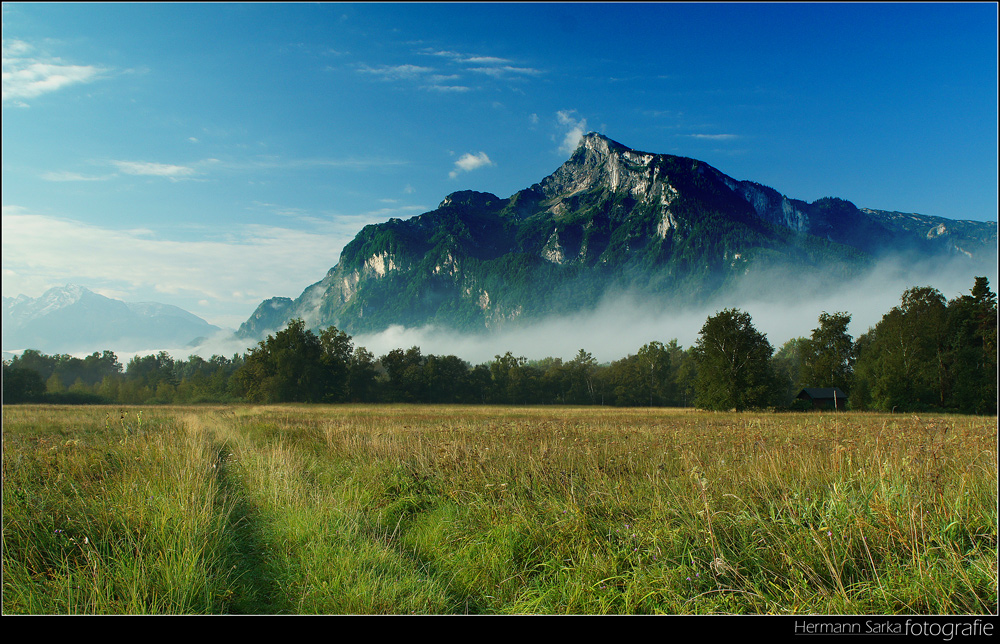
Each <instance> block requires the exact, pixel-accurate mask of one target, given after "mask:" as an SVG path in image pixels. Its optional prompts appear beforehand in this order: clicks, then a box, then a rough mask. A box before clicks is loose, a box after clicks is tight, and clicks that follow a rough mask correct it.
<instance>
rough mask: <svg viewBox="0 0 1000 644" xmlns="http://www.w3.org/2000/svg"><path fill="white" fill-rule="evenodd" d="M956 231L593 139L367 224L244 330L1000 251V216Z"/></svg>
mask: <svg viewBox="0 0 1000 644" xmlns="http://www.w3.org/2000/svg"><path fill="white" fill-rule="evenodd" d="M957 223H959V222H950V221H949V220H944V219H940V218H929V217H925V216H917V215H910V216H904V215H900V214H899V213H884V212H882V211H871V210H860V209H858V208H857V207H855V206H854V204H852V203H850V202H848V201H844V200H841V199H833V198H828V199H821V200H818V201H816V202H813V203H811V204H810V203H806V202H803V201H799V200H795V199H791V198H789V197H787V196H785V195H782V194H780V193H779V192H777V191H776V190H774V189H772V188H768V187H766V186H762V185H760V184H757V183H754V182H750V181H737V180H735V179H733V178H731V177H728V176H726V175H725V174H723V173H722V172H720V171H718V170H717V169H715V168H713V167H711V166H710V165H708V164H706V163H704V162H701V161H698V160H695V159H689V158H686V157H678V156H673V155H662V154H652V153H648V152H639V151H636V150H632V149H630V148H627V147H625V146H623V145H621V144H620V143H617V142H615V141H612V140H610V139H608V138H607V137H604V136H602V135H600V134H596V133H591V134H588V135H587V136H585V137H583V139H582V140H581V142H580V144H579V146H578V147H577V149H576V151H575V152H574V153H573V154H572V155H571V157H570V158H569V159H568V160H567V161H566V162H565V163H564V164H563V165H562V166H560V167H559V168H558V169H557V170H556V171H555V172H553V173H552V174H551V175H549V176H548V177H545V178H544V179H542V180H541V181H540V182H539V183H537V184H535V185H533V186H531V187H529V188H526V189H524V190H521V191H519V192H517V193H515V194H514V195H512V196H510V197H509V198H500V197H498V196H496V195H493V194H489V193H483V192H474V191H462V192H456V193H453V194H451V195H448V196H447V197H446V198H445V199H444V200H443V201H442V202H441V203H440V204H439V206H438V207H437V208H436V209H435V210H432V211H430V212H427V213H424V214H422V215H419V216H417V217H413V218H411V219H408V220H405V221H403V220H400V219H391V220H389V221H387V222H385V223H383V224H378V225H371V226H366V227H365V228H364V229H362V230H361V231H360V232H359V233H358V235H357V237H356V238H355V239H354V240H353V241H351V242H350V243H349V244H348V245H347V246H346V247H345V248H344V250H343V252H342V253H341V257H340V261H339V262H338V263H337V265H336V266H334V267H333V268H331V269H330V271H329V272H328V273H327V275H326V276H325V277H324V278H323V279H322V280H320V281H319V282H317V283H315V284H313V285H311V286H309V287H308V288H307V289H305V291H304V292H303V293H302V295H300V296H299V297H298V298H296V299H295V300H292V301H290V300H288V298H274V299H272V300H268V301H267V302H265V303H263V304H261V306H260V307H259V308H258V310H257V311H256V312H255V313H254V315H253V316H252V317H251V319H250V320H248V321H247V322H246V323H245V324H244V325H243V327H241V329H240V331H239V334H240V335H242V336H243V337H261V336H263V335H264V334H266V333H267V332H269V331H273V330H277V329H278V328H280V326H281V325H282V324H284V322H285V321H287V320H289V319H292V318H302V319H304V320H305V321H306V323H307V325H308V326H309V327H310V328H319V327H323V326H329V325H335V326H337V327H338V328H340V329H342V330H345V331H347V332H349V333H358V332H364V331H378V330H382V329H384V328H386V327H388V326H389V325H392V324H401V325H404V326H420V325H425V324H435V325H440V326H446V327H453V328H457V329H462V330H472V329H480V330H482V329H491V328H498V327H500V326H504V325H508V324H511V323H516V322H518V321H519V320H523V319H533V318H536V317H539V316H543V315H546V314H549V313H554V312H563V313H565V312H568V311H574V310H582V309H586V308H587V307H589V306H593V305H594V304H595V303H596V302H597V301H598V300H599V299H600V298H601V296H602V295H603V294H604V293H606V292H608V290H609V289H629V290H633V291H638V292H643V293H647V294H649V295H650V296H655V297H671V298H674V299H675V300H678V301H682V300H685V299H687V300H697V299H699V298H703V297H705V296H706V295H708V294H711V293H713V292H715V291H716V290H718V289H719V288H722V287H724V286H725V285H726V284H728V283H732V281H733V280H734V279H736V278H738V277H739V276H742V275H745V274H747V273H748V272H752V271H755V270H764V269H766V268H770V267H775V266H779V267H785V268H792V269H793V270H795V271H808V270H822V271H823V272H824V273H826V274H832V275H837V276H848V275H850V274H853V273H856V272H857V271H859V270H862V269H863V268H864V267H865V266H867V265H869V264H870V263H871V262H872V261H874V259H875V258H876V257H878V256H879V255H880V254H881V253H884V252H888V251H891V250H907V251H910V252H917V253H921V254H923V255H925V256H931V255H934V254H935V253H939V252H943V251H945V250H947V249H958V252H963V253H966V254H967V255H972V256H976V255H977V254H978V253H981V252H984V250H985V251H986V252H989V251H992V252H993V253H994V255H995V251H996V224H995V223H993V224H983V223H979V222H961V224H962V225H961V226H957V225H956V224H957ZM953 231H954V232H953ZM944 238H947V239H948V243H947V244H946V243H943V242H942V241H941V239H944ZM928 242H930V243H928ZM952 242H954V243H952ZM952 252H955V251H952Z"/></svg>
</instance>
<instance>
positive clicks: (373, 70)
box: [358, 65, 435, 80]
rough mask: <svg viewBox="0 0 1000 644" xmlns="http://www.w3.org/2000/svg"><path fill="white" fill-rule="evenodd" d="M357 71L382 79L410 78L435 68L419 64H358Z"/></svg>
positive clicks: (420, 75)
mask: <svg viewBox="0 0 1000 644" xmlns="http://www.w3.org/2000/svg"><path fill="white" fill-rule="evenodd" d="M358 71H359V72H360V73H362V74H371V75H372V76H376V77H378V78H381V79H383V80H412V79H415V78H421V77H422V76H424V75H426V74H431V73H433V72H434V71H435V70H434V68H433V67H422V66H420V65H379V66H377V67H371V66H369V65H359V66H358Z"/></svg>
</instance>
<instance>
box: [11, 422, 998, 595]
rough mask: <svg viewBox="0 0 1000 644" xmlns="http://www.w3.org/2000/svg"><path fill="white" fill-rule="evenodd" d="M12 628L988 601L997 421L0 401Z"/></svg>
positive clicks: (992, 578)
mask: <svg viewBox="0 0 1000 644" xmlns="http://www.w3.org/2000/svg"><path fill="white" fill-rule="evenodd" d="M3 450H4V451H3V609H4V613H5V614H222V613H228V614H468V613H472V614H524V613H528V614H656V613H661V614H718V613H724V614H783V615H786V614H795V615H802V614H841V615H847V614H849V615H884V614H916V615H925V614H949V615H954V614H960V615H963V614H986V613H996V611H997V600H996V598H997V419H996V417H971V416H950V415H949V416H944V415H940V416H937V415H923V414H921V415H910V414H906V415H902V414H896V415H889V414H865V413H784V414H779V413H742V414H736V413H709V412H699V411H692V410H680V409H615V408H600V407H597V408H595V407H585V408H584V407H581V408H570V407H522V408H518V407H457V406H404V405H400V406H360V405H358V406H349V405H344V406H294V405H288V406H257V407H254V406H218V407H207V406H197V407H179V406H175V407H167V406H163V407H127V408H126V407H58V406H37V405H36V406H32V405H23V406H22V405H17V406H5V407H4V408H3Z"/></svg>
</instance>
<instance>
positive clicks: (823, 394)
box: [796, 387, 847, 411]
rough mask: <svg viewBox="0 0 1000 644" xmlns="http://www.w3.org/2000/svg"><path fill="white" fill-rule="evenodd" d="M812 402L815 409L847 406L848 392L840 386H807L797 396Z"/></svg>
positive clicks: (841, 409)
mask: <svg viewBox="0 0 1000 644" xmlns="http://www.w3.org/2000/svg"><path fill="white" fill-rule="evenodd" d="M796 398H797V399H799V400H807V401H809V402H811V403H812V406H813V409H837V410H840V411H843V410H844V409H846V406H847V394H845V393H844V391H843V390H842V389H841V388H840V387H806V388H805V389H803V390H802V391H800V392H799V395H798V396H796Z"/></svg>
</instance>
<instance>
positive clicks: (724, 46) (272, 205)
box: [2, 3, 997, 333]
mask: <svg viewBox="0 0 1000 644" xmlns="http://www.w3.org/2000/svg"><path fill="white" fill-rule="evenodd" d="M591 130H596V131H599V132H602V133H603V134H606V135H607V136H609V137H611V138H613V139H615V140H617V141H619V142H621V143H623V144H625V145H628V146H630V147H633V148H636V149H640V150H643V151H648V152H662V153H671V154H679V155H684V156H690V157H694V158H698V159H702V160H704V161H707V162H708V163H710V164H712V165H714V166H715V167H717V168H718V169H719V170H721V171H722V172H725V173H726V174H728V175H730V176H732V177H734V178H736V179H750V180H754V181H758V182H760V183H764V184H766V185H769V186H771V187H773V188H775V189H777V190H778V191H780V192H782V193H784V194H786V195H788V196H789V197H793V198H797V199H804V200H807V201H812V200H815V199H818V198H820V197H824V196H837V197H841V198H844V199H849V200H851V201H853V202H854V203H855V204H857V205H858V206H862V207H871V208H879V209H886V210H900V211H905V212H918V213H923V214H928V215H937V216H943V217H949V218H954V219H977V220H996V218H997V7H996V5H995V4H993V3H972V4H961V3H941V4H931V3H916V4H895V3H891V4H860V3H842V4H802V5H795V4H782V3H778V4H745V3H737V4H646V3H643V4H618V3H614V4H570V3H553V4H535V3H527V4H506V3H503V4H479V3H473V4H457V3H442V4H416V3H402V4H288V3H260V4H256V3H253V4H241V3H227V4H198V3H196V4H155V3H152V4H151V3H135V4H128V3H105V4H84V3H80V4H76V3H68V4H56V3H39V4H31V3H27V4H22V3H5V4H4V5H3V237H2V239H3V295H4V296H8V297H10V296H16V295H18V294H21V293H23V294H26V295H29V296H32V297H37V296H39V295H41V293H42V292H43V291H44V290H45V289H46V288H47V287H50V286H56V285H62V284H67V283H74V284H80V285H83V286H86V287H88V288H90V289H92V290H95V291H98V292H100V293H103V294H105V295H108V296H111V297H116V298H119V299H124V300H128V301H143V300H152V301H159V302H165V303H169V304H175V305H177V306H181V307H183V308H186V309H188V310H190V311H192V312H193V313H195V314H197V315H199V316H201V317H203V318H205V319H207V320H209V321H210V322H213V323H215V324H218V325H220V326H227V327H236V326H238V325H239V324H240V323H241V322H242V321H244V320H245V319H246V318H247V317H248V316H249V315H250V314H251V313H252V312H253V310H254V308H255V307H256V306H257V304H259V303H260V301H261V300H263V299H264V298H267V297H272V296H276V295H282V296H288V297H297V296H298V295H299V294H300V293H301V292H302V290H303V289H304V288H305V287H306V286H308V285H309V284H311V283H313V282H315V281H318V280H319V279H321V278H322V277H323V275H324V274H325V273H326V271H327V270H328V269H329V268H330V267H332V266H333V265H334V264H335V263H336V262H337V259H338V256H339V252H340V250H341V248H342V247H343V245H344V244H345V243H346V242H348V241H349V240H350V239H351V238H352V237H353V236H354V234H355V233H356V232H357V231H358V230H360V228H361V227H362V226H363V225H365V224H368V223H374V222H380V221H385V220H386V219H388V218H390V217H401V218H407V217H411V216H414V215H418V214H420V213H422V212H426V211H428V210H431V209H433V208H434V207H436V206H437V204H438V203H439V202H440V201H441V200H442V199H443V198H444V197H445V196H446V195H447V194H449V193H451V192H454V191H456V190H464V189H474V190H483V191H488V192H492V193H494V194H497V195H500V196H501V197H506V196H509V195H511V194H513V193H514V192H516V191H517V190H519V189H521V188H525V187H528V186H530V185H531V184H533V183H535V182H537V181H539V180H541V179H542V178H543V177H545V176H547V175H548V174H550V173H551V172H552V171H554V170H555V169H556V168H557V167H558V166H559V165H560V164H561V163H562V162H563V161H564V160H565V159H566V158H567V156H568V155H569V152H570V151H571V149H572V147H573V145H574V144H575V142H576V139H577V137H578V136H579V135H580V134H581V133H584V132H587V131H591ZM948 295H949V296H951V295H952V294H948ZM807 332H808V329H804V330H803V333H807Z"/></svg>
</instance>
